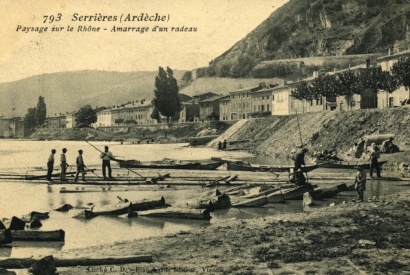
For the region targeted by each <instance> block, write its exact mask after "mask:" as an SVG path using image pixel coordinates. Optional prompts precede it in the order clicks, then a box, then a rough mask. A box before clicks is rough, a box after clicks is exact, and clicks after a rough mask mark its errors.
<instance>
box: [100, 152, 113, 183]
mask: <svg viewBox="0 0 410 275" xmlns="http://www.w3.org/2000/svg"><path fill="white" fill-rule="evenodd" d="M108 149H109V148H108V146H105V147H104V152H102V153H101V155H100V158H102V172H103V176H104V179H107V176H106V175H107V174H106V169H108V177H109V178H110V179H112V176H111V163H110V160H112V159H114V156H113V154H112V153H111V152H110V151H108Z"/></svg>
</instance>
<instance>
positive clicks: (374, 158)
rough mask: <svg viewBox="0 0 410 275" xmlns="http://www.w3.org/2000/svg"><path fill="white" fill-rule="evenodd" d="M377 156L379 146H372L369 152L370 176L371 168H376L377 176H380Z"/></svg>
mask: <svg viewBox="0 0 410 275" xmlns="http://www.w3.org/2000/svg"><path fill="white" fill-rule="evenodd" d="M379 158H380V152H379V147H377V146H374V147H373V152H372V153H371V154H370V177H373V169H376V174H377V177H378V178H380V167H379Z"/></svg>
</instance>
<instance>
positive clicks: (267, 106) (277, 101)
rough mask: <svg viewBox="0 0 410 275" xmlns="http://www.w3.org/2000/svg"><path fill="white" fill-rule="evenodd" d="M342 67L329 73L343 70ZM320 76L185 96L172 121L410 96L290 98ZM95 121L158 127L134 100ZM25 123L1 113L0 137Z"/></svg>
mask: <svg viewBox="0 0 410 275" xmlns="http://www.w3.org/2000/svg"><path fill="white" fill-rule="evenodd" d="M401 57H410V50H407V51H403V52H400V53H397V54H393V55H390V54H389V55H387V56H383V57H380V58H378V59H376V62H377V66H380V67H381V68H382V70H384V71H390V70H391V68H392V66H393V64H394V63H395V62H397V61H398V59H399V58H401ZM369 67H370V61H368V62H366V64H362V65H359V66H356V67H353V68H349V70H354V71H360V70H366V69H367V68H369ZM343 71H344V70H340V71H334V72H331V73H330V74H339V73H342V72H343ZM315 77H317V75H314V76H312V77H310V78H307V79H303V80H300V81H295V82H289V83H286V82H284V83H281V84H280V85H278V84H277V83H276V84H267V83H260V84H259V85H257V86H255V87H249V88H242V89H238V90H234V91H231V92H229V94H228V95H221V94H218V93H217V92H204V93H201V94H198V95H195V96H193V97H189V96H186V95H183V96H181V99H182V98H183V100H181V101H182V102H181V103H182V110H181V111H180V113H179V114H178V115H177V116H175V117H174V118H172V119H171V120H172V121H173V122H174V123H175V122H179V123H186V122H200V121H206V120H222V121H232V120H240V119H246V118H251V117H258V116H270V115H272V116H274V115H290V114H294V113H296V112H297V113H306V112H320V111H328V110H355V109H365V108H379V109H384V108H393V107H397V106H400V105H401V103H402V102H403V101H406V100H408V99H409V98H410V96H409V92H408V91H406V89H405V88H404V87H400V88H399V89H397V90H396V91H394V92H393V93H388V92H387V91H382V90H380V91H379V92H378V93H377V95H375V94H373V93H366V92H364V93H362V95H353V96H351V97H345V96H339V97H333V98H326V97H322V98H319V99H316V100H299V99H296V98H294V97H293V96H292V94H293V91H294V90H295V89H296V88H297V87H298V85H299V84H300V83H301V82H302V81H306V82H309V81H312V80H313V79H315ZM94 111H95V112H96V114H97V122H96V123H94V124H93V125H91V126H92V127H94V128H99V127H113V126H125V125H154V124H157V123H158V122H157V120H155V119H152V118H151V114H152V112H153V106H152V104H151V102H150V101H146V100H135V101H130V102H127V103H126V104H122V105H117V106H112V107H108V108H107V107H96V108H95V109H94ZM23 125H24V123H23V120H22V119H21V118H17V117H0V137H23V136H24V126H23ZM45 127H48V128H75V127H76V123H75V113H67V114H59V115H54V116H49V117H47V118H46V121H45Z"/></svg>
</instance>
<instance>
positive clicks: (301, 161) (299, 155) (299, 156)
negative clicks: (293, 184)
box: [295, 148, 308, 172]
mask: <svg viewBox="0 0 410 275" xmlns="http://www.w3.org/2000/svg"><path fill="white" fill-rule="evenodd" d="M307 152H308V149H306V148H303V149H301V150H298V151H297V152H296V154H295V172H296V171H298V170H299V169H300V168H302V165H305V154H306V153H307Z"/></svg>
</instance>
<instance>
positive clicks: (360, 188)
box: [354, 166, 366, 201]
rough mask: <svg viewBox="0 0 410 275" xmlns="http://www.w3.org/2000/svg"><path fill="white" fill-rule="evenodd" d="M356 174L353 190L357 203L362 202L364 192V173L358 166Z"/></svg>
mask: <svg viewBox="0 0 410 275" xmlns="http://www.w3.org/2000/svg"><path fill="white" fill-rule="evenodd" d="M356 169H357V174H356V177H355V180H354V184H355V185H354V188H355V189H356V191H357V193H358V195H359V198H358V200H359V201H363V196H364V191H365V190H366V173H365V172H364V171H363V169H362V168H361V167H359V166H356Z"/></svg>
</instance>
